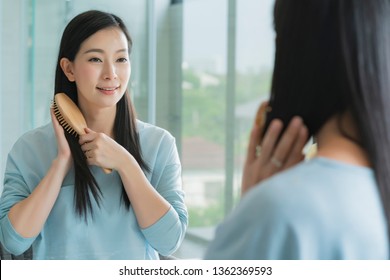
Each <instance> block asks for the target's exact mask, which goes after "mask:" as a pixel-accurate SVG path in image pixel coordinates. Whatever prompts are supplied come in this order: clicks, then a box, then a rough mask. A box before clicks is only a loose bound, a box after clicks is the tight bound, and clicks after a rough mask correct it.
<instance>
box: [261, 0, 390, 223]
mask: <svg viewBox="0 0 390 280" xmlns="http://www.w3.org/2000/svg"><path fill="white" fill-rule="evenodd" d="M274 13H275V14H274V20H275V22H274V23H275V30H276V36H277V37H276V56H275V69H274V75H273V82H272V93H271V99H270V106H271V107H272V111H271V112H270V113H269V115H268V116H267V117H268V120H267V123H268V124H269V122H270V120H271V119H272V118H280V119H282V121H283V122H284V123H285V124H287V123H288V122H289V120H290V119H291V118H292V116H294V115H299V116H301V117H302V118H303V120H304V122H305V124H306V125H307V126H308V129H309V132H310V134H311V135H313V134H315V133H316V132H318V130H319V129H320V128H321V127H322V126H323V125H324V123H325V122H326V121H327V120H328V119H329V118H330V117H332V116H334V115H336V114H342V113H343V112H345V111H346V110H348V111H350V112H351V113H352V116H353V118H354V120H355V123H356V126H357V128H358V133H359V136H360V143H362V146H363V148H364V149H365V150H366V151H367V153H368V156H369V160H370V162H371V163H372V166H373V168H374V171H375V175H376V178H377V182H378V185H379V191H380V193H381V196H382V201H383V204H384V208H385V212H386V215H387V219H388V221H389V220H390V219H389V217H390V115H389V114H388V113H387V108H386V106H387V105H388V104H390V1H388V0H315V1H313V0H276V3H275V10H274Z"/></svg>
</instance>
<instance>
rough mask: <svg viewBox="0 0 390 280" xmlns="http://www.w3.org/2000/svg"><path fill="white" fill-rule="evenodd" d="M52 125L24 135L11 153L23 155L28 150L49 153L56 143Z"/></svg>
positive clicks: (49, 124) (16, 142) (17, 141)
mask: <svg viewBox="0 0 390 280" xmlns="http://www.w3.org/2000/svg"><path fill="white" fill-rule="evenodd" d="M54 137H55V136H54V131H53V127H52V125H51V123H48V124H46V125H43V126H40V127H37V128H35V129H32V130H29V131H27V132H25V133H23V134H22V135H21V136H20V137H19V138H18V139H17V140H16V141H15V143H14V145H13V147H12V149H11V152H16V153H23V152H24V151H26V150H29V151H35V152H47V149H49V148H50V147H51V146H53V145H54V144H55V143H56V142H55V141H53V138H54Z"/></svg>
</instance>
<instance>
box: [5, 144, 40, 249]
mask: <svg viewBox="0 0 390 280" xmlns="http://www.w3.org/2000/svg"><path fill="white" fill-rule="evenodd" d="M20 152H21V150H20V149H18V148H17V146H15V147H14V148H13V149H12V151H11V152H10V154H9V155H8V159H7V164H6V171H5V174H4V189H3V193H2V195H1V199H0V241H1V243H2V244H3V247H4V248H5V249H6V250H7V251H8V252H10V253H11V254H14V255H20V254H22V253H23V252H25V251H26V250H27V249H28V248H29V247H30V246H31V244H32V243H33V241H34V240H35V237H33V238H24V237H23V236H21V235H20V234H19V233H18V232H16V230H15V229H14V228H13V226H12V224H11V221H10V220H9V218H8V213H9V211H10V209H11V208H12V206H14V205H15V204H16V203H18V202H20V201H22V200H23V199H25V198H26V197H28V196H29V195H30V193H31V192H30V190H29V188H28V185H27V183H26V181H25V179H24V177H23V176H22V173H21V171H20V166H19V165H18V158H19V157H18V155H19V154H20Z"/></svg>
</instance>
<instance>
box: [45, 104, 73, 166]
mask: <svg viewBox="0 0 390 280" xmlns="http://www.w3.org/2000/svg"><path fill="white" fill-rule="evenodd" d="M50 117H51V122H52V124H53V128H54V133H55V136H56V139H57V147H58V154H57V160H58V161H59V162H62V163H64V164H65V167H66V170H69V168H70V167H71V165H72V153H71V151H70V148H69V144H68V141H67V140H66V137H65V133H64V129H63V128H62V126H61V125H60V124H59V122H58V120H57V118H56V116H55V115H54V109H53V108H50Z"/></svg>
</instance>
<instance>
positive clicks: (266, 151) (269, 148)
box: [261, 119, 283, 162]
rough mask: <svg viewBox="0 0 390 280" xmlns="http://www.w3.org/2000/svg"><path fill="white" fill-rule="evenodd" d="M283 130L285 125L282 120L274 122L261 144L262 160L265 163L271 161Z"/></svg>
mask: <svg viewBox="0 0 390 280" xmlns="http://www.w3.org/2000/svg"><path fill="white" fill-rule="evenodd" d="M282 129H283V123H282V121H281V120H279V119H275V120H272V122H271V124H270V125H269V127H268V129H267V131H266V133H265V135H264V139H263V141H262V143H261V160H262V161H263V162H268V161H269V160H270V158H271V155H272V154H273V152H274V149H275V146H276V144H277V141H278V139H279V135H280V132H281V131H282Z"/></svg>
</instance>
